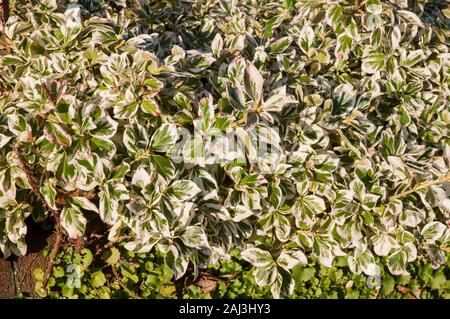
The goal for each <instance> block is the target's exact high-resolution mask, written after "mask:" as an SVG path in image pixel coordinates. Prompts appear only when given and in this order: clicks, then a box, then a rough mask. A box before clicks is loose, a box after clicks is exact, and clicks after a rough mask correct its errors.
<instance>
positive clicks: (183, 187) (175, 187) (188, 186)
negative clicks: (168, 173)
mask: <svg viewBox="0 0 450 319" xmlns="http://www.w3.org/2000/svg"><path fill="white" fill-rule="evenodd" d="M200 191H201V189H200V188H199V187H198V186H197V185H196V184H195V183H194V182H192V181H189V180H178V181H176V182H175V183H173V184H172V185H171V186H170V188H169V189H168V193H170V194H172V195H173V196H175V197H176V198H177V199H178V200H180V201H186V200H189V199H192V198H193V197H195V195H197V194H198V193H200Z"/></svg>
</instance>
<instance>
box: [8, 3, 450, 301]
mask: <svg viewBox="0 0 450 319" xmlns="http://www.w3.org/2000/svg"><path fill="white" fill-rule="evenodd" d="M4 2H5V1H4ZM9 5H10V8H9V9H10V10H9V11H10V12H9V14H8V13H5V12H3V22H2V25H1V35H0V70H1V72H0V83H1V84H0V85H1V86H0V147H1V150H0V181H1V183H0V249H1V251H2V253H3V255H4V256H8V255H10V254H11V252H12V253H14V254H17V255H24V254H26V251H27V244H26V241H25V235H26V234H27V227H26V224H25V220H26V219H27V218H29V219H32V220H34V221H35V222H41V221H43V220H45V219H49V220H54V221H55V225H56V227H57V228H58V227H59V226H61V228H62V229H63V234H64V235H65V236H67V237H69V238H72V239H76V238H79V237H81V236H88V235H89V234H87V233H86V225H87V223H88V218H89V216H90V215H92V214H98V215H99V217H100V218H101V220H102V221H103V223H104V224H105V225H107V227H108V228H109V233H108V234H105V236H107V237H108V239H109V240H110V241H111V242H118V241H123V240H124V239H126V240H127V243H126V245H125V247H126V248H127V249H129V250H132V251H137V252H143V253H145V252H150V251H152V250H155V249H156V250H159V251H160V252H162V253H163V254H165V262H166V264H167V265H168V266H169V267H170V268H171V269H172V271H173V273H174V275H175V278H180V277H181V276H183V274H185V272H186V271H187V269H188V266H189V265H191V267H192V269H193V271H194V273H197V272H198V270H199V269H201V268H203V267H206V266H207V265H209V264H211V263H214V262H215V261H217V260H218V259H224V258H225V259H226V258H228V257H229V251H230V249H231V248H233V247H238V248H240V249H241V250H242V254H241V255H242V258H243V259H244V260H245V261H248V262H250V263H251V264H252V265H253V266H254V275H255V279H256V282H257V283H258V284H259V285H263V286H266V285H271V286H272V293H273V295H274V296H275V297H278V296H280V293H281V294H288V293H289V291H290V290H291V289H292V288H293V282H292V279H291V276H290V270H291V269H292V268H293V267H294V266H296V265H298V264H307V263H308V259H310V258H317V259H318V260H319V261H320V263H322V264H323V265H326V266H332V264H333V259H334V257H335V256H346V257H347V260H348V265H349V267H350V269H351V270H352V271H353V272H355V273H360V272H364V273H365V274H366V275H377V274H378V273H379V269H380V267H384V265H387V267H388V269H389V271H390V272H391V273H392V274H394V275H399V274H405V273H406V272H407V270H406V267H407V264H408V262H412V261H414V260H416V259H417V258H419V259H423V260H424V262H431V264H432V265H433V267H435V268H438V267H440V265H442V264H443V263H444V262H445V258H446V251H448V247H449V246H448V245H449V241H450V230H449V226H448V225H449V221H450V219H449V218H450V215H449V214H450V200H449V198H448V197H449V196H448V195H449V192H450V187H449V186H450V175H449V166H450V145H449V141H450V139H449V127H450V112H449V76H450V74H449V66H450V53H449V45H448V43H449V42H448V39H449V34H450V32H449V25H450V24H449V19H448V17H449V8H448V7H447V6H448V4H447V3H446V1H426V0H413V1H407V0H390V1H381V0H366V1H337V0H336V1H292V0H291V1H275V0H274V1H256V0H235V1H233V0H220V1H219V0H203V1H201V0H192V1H171V0H163V1H145V0H132V1H125V0H114V1H103V0H80V1H56V0H46V1H31V2H30V1H19V0H16V1H10V4H9Z"/></svg>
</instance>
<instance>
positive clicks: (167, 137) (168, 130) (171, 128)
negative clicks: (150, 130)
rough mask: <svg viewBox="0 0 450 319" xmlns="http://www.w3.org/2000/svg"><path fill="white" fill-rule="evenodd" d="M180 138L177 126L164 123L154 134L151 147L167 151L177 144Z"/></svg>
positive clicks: (161, 151)
mask: <svg viewBox="0 0 450 319" xmlns="http://www.w3.org/2000/svg"><path fill="white" fill-rule="evenodd" d="M177 139H178V133H177V128H176V126H175V125H173V124H163V125H161V126H160V127H159V128H158V129H157V130H156V132H155V133H154V134H153V136H152V139H151V141H150V145H151V149H152V150H153V151H155V152H160V153H165V152H167V151H168V150H169V149H170V148H172V147H173V146H174V145H175V142H176V141H177Z"/></svg>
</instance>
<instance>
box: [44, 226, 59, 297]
mask: <svg viewBox="0 0 450 319" xmlns="http://www.w3.org/2000/svg"><path fill="white" fill-rule="evenodd" d="M61 237H62V236H61V225H60V224H59V223H57V224H56V225H55V242H54V243H53V248H52V252H51V254H50V256H49V257H50V259H49V261H48V264H47V268H45V277H44V282H43V283H42V287H44V288H45V287H47V284H48V281H49V280H50V275H51V274H52V271H53V265H54V264H55V260H56V257H57V256H58V252H59V247H60V246H61Z"/></svg>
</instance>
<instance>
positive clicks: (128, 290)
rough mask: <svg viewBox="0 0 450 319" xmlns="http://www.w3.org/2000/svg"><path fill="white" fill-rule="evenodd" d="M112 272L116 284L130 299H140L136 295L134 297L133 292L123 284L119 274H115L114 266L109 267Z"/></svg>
mask: <svg viewBox="0 0 450 319" xmlns="http://www.w3.org/2000/svg"><path fill="white" fill-rule="evenodd" d="M111 269H112V272H113V274H114V277H116V280H117V282H118V283H119V285H120V287H122V289H123V290H125V291H126V292H127V293H128V294H129V295H130V296H131V297H132V298H134V299H142V298H141V297H139V296H138V295H136V294H135V293H134V292H133V291H131V290H130V289H129V288H128V287H127V286H126V285H125V284H124V283H123V282H122V279H121V278H120V276H119V273H118V272H117V269H116V266H114V265H111Z"/></svg>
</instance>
